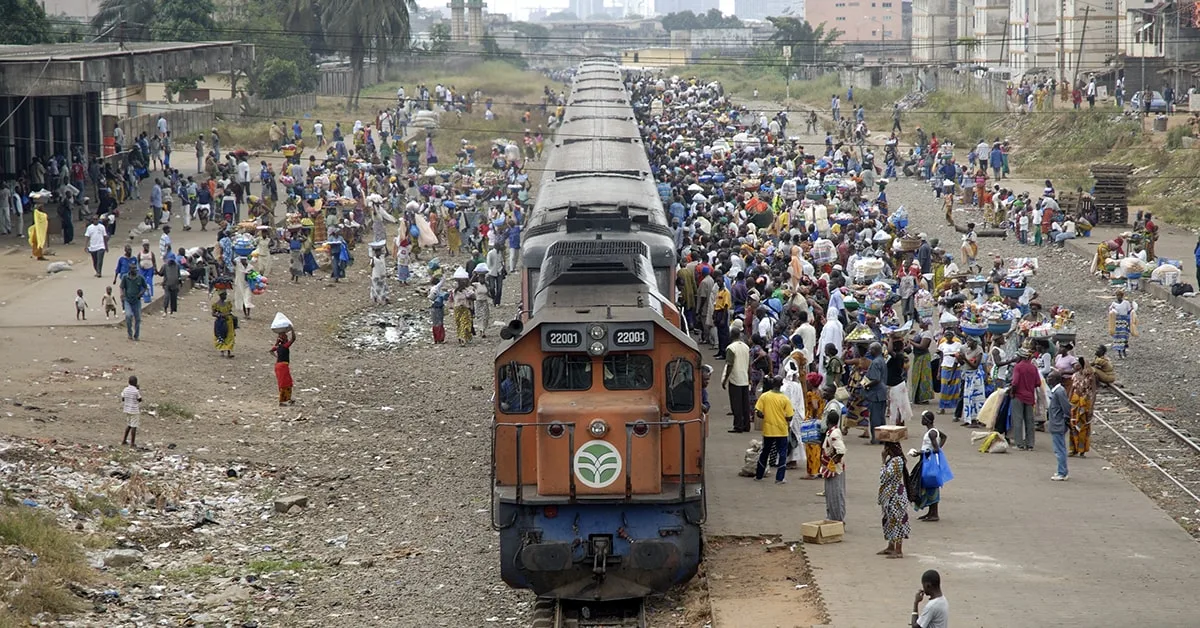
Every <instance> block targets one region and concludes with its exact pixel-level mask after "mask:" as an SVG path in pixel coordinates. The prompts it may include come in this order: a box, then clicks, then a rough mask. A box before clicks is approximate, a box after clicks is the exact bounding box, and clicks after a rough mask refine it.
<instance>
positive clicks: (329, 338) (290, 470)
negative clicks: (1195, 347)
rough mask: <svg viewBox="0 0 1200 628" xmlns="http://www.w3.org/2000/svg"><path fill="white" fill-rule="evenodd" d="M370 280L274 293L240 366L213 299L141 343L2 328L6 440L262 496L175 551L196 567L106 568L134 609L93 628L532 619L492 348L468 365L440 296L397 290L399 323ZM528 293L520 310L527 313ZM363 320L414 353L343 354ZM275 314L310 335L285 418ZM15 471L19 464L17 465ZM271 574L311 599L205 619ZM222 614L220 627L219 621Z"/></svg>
mask: <svg viewBox="0 0 1200 628" xmlns="http://www.w3.org/2000/svg"><path fill="white" fill-rule="evenodd" d="M441 253H442V261H443V263H447V262H449V261H450V259H449V258H448V257H447V256H446V255H445V251H442V252H441ZM355 254H356V255H359V256H360V257H361V256H364V255H365V252H363V251H362V250H361V248H360V249H359V250H357V251H355ZM31 263H32V262H31ZM284 264H285V262H284V261H283V260H280V261H279V264H278V265H279V266H282V265H284ZM416 265H417V263H414V266H416ZM421 265H423V263H421ZM451 268H452V266H451ZM367 273H368V270H367V268H366V264H365V263H364V261H359V262H358V263H356V264H354V265H353V266H352V267H351V268H350V272H349V278H348V280H346V281H343V282H341V283H337V284H335V283H333V282H332V281H329V280H321V279H314V278H304V279H302V280H301V281H300V282H299V283H298V284H293V283H290V282H287V281H283V280H279V281H276V282H273V283H272V284H271V287H270V289H269V290H268V292H267V293H266V294H264V295H262V296H259V297H256V298H255V306H256V307H255V309H254V311H253V313H252V315H251V317H250V318H249V319H248V320H247V319H243V320H242V321H241V324H240V329H238V331H237V345H236V349H235V352H234V353H235V356H236V357H234V358H233V359H225V358H222V357H220V356H219V355H218V353H217V351H216V350H215V349H214V348H213V344H212V325H211V323H210V321H211V317H210V316H209V309H208V308H209V305H208V303H209V301H208V295H207V293H206V292H204V291H203V290H200V291H193V292H190V293H187V294H185V295H184V296H183V298H182V299H181V304H180V312H179V313H178V314H177V315H176V316H174V317H171V318H165V317H162V316H161V315H159V314H158V313H157V312H153V313H151V312H149V311H148V312H147V314H146V316H145V319H144V323H143V329H142V336H141V341H140V342H132V341H129V340H127V339H126V336H125V333H124V330H123V329H122V328H120V327H117V326H116V325H113V326H100V327H76V328H20V329H0V353H2V354H3V355H5V356H6V369H5V372H4V376H3V393H2V395H0V396H2V397H3V409H2V410H0V429H2V430H3V431H4V433H5V434H9V435H12V436H13V437H16V438H18V439H19V438H22V437H27V438H36V439H44V440H43V442H48V441H46V440H45V439H56V441H57V442H59V443H62V445H61V446H59V448H60V449H67V448H69V447H74V448H76V450H78V451H81V452H83V453H82V454H81V455H86V456H91V457H94V458H97V459H98V460H99V462H97V463H96V464H95V465H92V466H100V464H101V463H104V464H108V462H109V461H108V460H107V459H109V458H111V459H112V460H118V459H119V460H121V461H122V463H124V464H125V467H124V468H126V469H137V468H139V467H140V468H143V469H145V468H150V467H153V465H154V464H155V462H156V461H161V460H162V459H163V458H164V457H165V456H183V457H185V458H186V460H190V461H195V463H196V464H209V465H210V466H211V467H212V468H213V470H214V473H216V474H219V475H222V476H224V469H226V468H227V467H228V468H230V469H231V470H232V469H235V468H236V469H241V470H242V472H241V478H236V479H229V480H222V481H223V482H227V483H230V484H232V485H233V486H234V487H236V486H237V485H238V484H239V483H246V482H249V480H248V479H245V478H250V477H254V478H256V479H255V484H254V485H253V486H250V485H249V484H246V485H245V486H243V490H242V491H241V492H240V493H239V494H240V495H241V496H242V497H241V502H240V503H239V504H238V505H233V504H230V503H221V502H218V503H213V502H212V500H209V502H208V506H207V507H208V508H210V509H211V511H212V513H213V514H212V516H213V517H214V518H215V519H216V520H217V521H218V522H219V523H220V525H214V526H206V527H204V528H203V529H201V530H197V531H196V532H192V531H187V530H186V529H185V531H184V532H183V533H180V534H177V535H176V536H177V537H183V538H187V539H188V544H186V545H187V549H186V550H184V549H183V548H180V547H179V545H178V544H176V545H173V546H171V547H168V548H157V547H155V546H154V545H149V544H145V543H143V545H149V546H148V547H147V549H146V564H144V565H141V566H135V567H129V568H122V569H111V570H106V571H107V577H111V578H112V580H111V582H112V584H110V585H109V586H112V587H114V588H116V589H117V590H119V591H120V592H121V593H122V597H121V602H119V603H110V604H108V605H107V607H106V609H105V610H107V611H108V612H109V613H110V614H108V615H97V616H95V618H94V621H86V620H85V623H86V624H88V625H114V624H113V623H111V622H112V621H113V620H114V619H116V618H117V616H115V615H112V614H111V613H120V612H125V613H128V614H130V617H136V616H139V615H140V616H143V617H146V618H149V619H153V620H160V619H161V620H166V619H170V620H172V621H183V620H186V619H187V618H189V617H193V616H194V615H196V614H201V615H204V616H202V617H201V619H206V618H209V619H214V620H220V619H233V618H238V619H241V620H243V621H244V620H249V619H253V618H256V617H259V616H263V617H265V616H266V614H267V613H268V610H269V608H270V605H265V606H264V605H261V604H255V603H253V602H252V600H257V601H259V602H261V601H262V599H261V598H262V596H263V595H269V596H271V599H272V601H274V602H275V603H276V604H277V606H274V607H273V608H274V609H275V610H273V611H270V612H271V615H273V616H274V619H273V621H272V623H275V624H279V623H284V624H296V625H328V622H330V621H333V623H339V624H346V623H349V624H357V625H371V624H376V622H377V621H379V618H391V620H392V621H399V622H400V623H401V624H406V625H426V626H438V625H481V624H482V623H484V620H485V619H487V618H491V617H498V618H508V619H507V621H516V620H517V619H518V618H520V617H522V616H523V614H524V613H525V609H526V608H527V606H528V605H529V603H530V602H531V599H527V596H523V595H522V594H521V593H518V592H513V591H510V590H509V589H508V587H507V586H505V585H504V584H503V583H502V582H501V581H500V579H499V575H498V569H497V560H496V556H497V555H496V540H495V536H494V534H493V533H492V531H491V529H490V527H489V522H488V514H487V513H488V489H487V483H488V480H487V478H488V446H489V445H488V443H489V440H488V439H489V435H488V427H487V426H488V421H489V412H490V405H489V398H490V395H491V392H490V381H491V378H490V364H491V359H492V354H493V351H494V342H495V340H494V339H495V335H494V334H489V335H488V338H486V339H483V338H477V339H475V340H474V341H473V343H472V344H471V345H469V346H467V347H465V348H460V347H458V346H457V345H456V344H455V341H454V338H453V336H454V332H453V330H450V331H449V335H450V336H451V337H450V339H449V344H443V345H434V344H433V343H432V338H431V336H430V334H429V332H428V326H427V323H426V322H425V320H426V319H425V317H424V311H425V308H426V306H427V300H426V296H425V290H426V288H425V287H423V286H409V287H402V286H400V285H398V284H396V283H395V282H394V281H393V282H392V284H391V290H392V292H391V296H392V299H393V305H391V306H378V307H376V306H371V305H370V302H369V296H368V294H369V277H368V275H367ZM318 274H319V275H320V274H322V273H321V272H320V271H319V272H318ZM324 274H325V275H326V276H327V272H325V273H324ZM512 292H515V290H513V289H511V288H510V294H508V295H506V297H507V298H506V302H509V303H512V302H515V299H516V295H515V294H512ZM512 309H513V308H512V307H511V306H506V309H503V310H502V309H501V308H494V312H495V313H494V318H495V319H496V320H497V321H504V320H507V319H506V315H507V314H510V313H511V312H510V311H509V310H512ZM363 310H371V311H372V313H373V314H378V315H387V316H393V317H398V318H401V319H403V318H404V317H405V316H407V317H408V320H411V321H413V325H414V327H413V330H412V331H411V332H408V333H406V334H404V335H402V336H401V337H402V338H406V339H407V338H413V339H414V341H413V342H411V343H410V344H407V345H403V344H400V345H392V346H394V347H396V348H391V349H389V348H380V347H375V348H372V349H355V348H352V347H351V346H350V345H349V344H348V343H347V341H346V340H345V339H346V338H349V337H352V336H353V335H354V331H355V330H347V329H345V326H346V321H347V320H351V319H352V318H353V317H355V316H361V312H362V311H363ZM276 311H282V312H285V313H286V314H287V315H288V316H289V317H291V319H292V320H293V322H294V323H295V326H296V329H297V330H298V335H299V339H298V341H297V343H296V345H295V346H294V347H293V349H292V370H293V374H294V377H295V380H296V400H297V403H296V404H295V405H294V406H288V407H280V406H279V405H278V404H277V398H276V386H275V380H274V375H273V370H272V369H273V361H274V358H273V356H272V355H271V354H269V353H268V351H267V350H268V349H269V348H270V347H271V345H272V342H273V334H272V333H271V332H270V330H269V329H268V326H269V323H270V320H271V318H272V317H273V316H274V314H275V312H276ZM353 320H358V319H353ZM359 324H361V323H359ZM418 328H419V330H418ZM418 331H419V333H418ZM129 375H137V376H138V377H139V380H140V384H141V389H142V394H143V397H144V399H145V401H144V403H143V409H144V410H148V411H149V413H147V414H146V415H144V416H143V418H142V427H141V429H140V430H139V433H138V445H139V446H140V447H141V448H142V450H141V451H133V452H129V451H127V450H126V449H124V448H122V447H120V445H119V443H120V441H121V436H122V431H123V428H124V419H123V416H122V414H121V406H120V404H119V401H118V395H119V393H120V391H121V389H122V388H123V387H124V386H125V383H126V379H127V378H128V376H129ZM68 444H69V445H68ZM48 455H49V456H51V457H53V455H55V452H53V451H51V452H48ZM0 461H3V462H4V463H5V464H9V463H13V460H12V459H11V458H10V457H7V456H5V455H4V454H0ZM65 464H66V463H65V462H64V461H62V460H55V461H53V462H52V463H50V466H51V467H53V468H57V467H59V466H64V465H65ZM181 464H184V465H186V464H187V463H186V462H184V463H181ZM135 473H136V471H135ZM166 475H170V474H166ZM9 479H12V478H9ZM178 481H179V483H180V486H179V487H178V490H179V493H180V494H182V495H183V496H184V497H182V498H181V499H180V500H179V501H180V507H183V506H188V505H192V506H195V505H197V504H199V503H200V502H203V501H204V497H205V491H206V490H207V489H203V490H202V489H201V488H200V487H196V486H188V481H189V479H188V478H185V477H182V476H181V477H180V478H179V479H178ZM14 482H15V480H14ZM14 485H15V484H14ZM193 489H194V490H193ZM37 490H38V489H36V488H31V489H30V493H29V494H30V495H31V498H33V499H42V500H45V499H48V498H47V497H46V496H44V495H38V494H37ZM297 494H298V495H303V496H306V497H307V498H308V504H307V506H306V507H302V508H292V509H291V511H290V512H291V514H282V513H276V512H273V511H272V508H271V504H272V500H273V499H275V498H277V497H279V496H282V495H297ZM143 510H153V509H152V508H139V507H135V508H134V509H133V512H129V513H128V514H127V516H125V517H123V518H122V519H120V520H118V521H116V522H108V523H106V524H105V525H106V526H108V527H110V528H111V532H112V533H113V534H112V541H113V544H114V546H115V547H119V542H120V540H121V537H123V536H125V533H126V532H127V531H128V529H129V528H130V527H134V526H136V521H135V520H137V519H139V517H141V515H142V514H143V512H142V511H143ZM152 516H153V513H148V514H146V517H149V518H152ZM78 518H79V519H80V520H81V523H80V526H81V527H82V526H85V525H86V526H88V528H89V529H91V528H93V527H94V522H93V521H91V520H90V519H91V518H90V517H88V516H86V515H83V514H81V515H79V516H78ZM197 548H199V551H196V550H197ZM268 558H269V559H271V560H278V561H282V562H284V563H287V564H288V565H290V566H293V567H294V566H296V565H301V567H300V568H299V570H300V572H301V573H300V574H299V575H298V576H296V575H294V574H293V575H292V576H289V578H291V579H292V580H295V579H296V578H299V581H301V582H303V583H304V584H303V587H301V588H300V589H299V590H295V591H291V592H290V593H287V594H283V593H280V591H279V589H278V588H276V589H269V590H268V591H267V592H266V593H263V592H262V591H260V592H259V593H258V594H256V596H254V597H250V596H246V599H244V600H242V599H241V598H242V596H240V595H239V596H234V597H235V598H236V599H237V600H241V601H240V602H236V601H235V602H234V603H226V602H225V601H223V600H221V599H210V600H209V601H210V602H213V604H207V603H205V602H204V599H205V597H206V596H204V595H201V593H207V594H209V595H208V596H207V597H208V598H211V596H212V594H213V592H215V593H217V594H219V593H220V592H221V591H223V590H228V589H230V587H234V586H242V585H236V583H235V581H236V580H237V579H238V578H239V577H240V578H245V577H247V576H245V574H246V573H247V572H248V571H255V570H257V569H250V567H249V566H250V565H251V564H252V563H255V561H259V562H261V561H263V560H265V559H268ZM179 561H184V563H186V564H183V566H182V568H183V569H190V570H193V571H194V569H195V568H196V566H197V565H200V564H202V563H207V564H209V565H212V566H213V571H214V573H213V575H214V576H215V577H217V578H218V581H217V582H212V578H208V579H204V580H200V581H198V582H195V583H192V582H189V579H188V578H186V577H183V576H182V575H180V576H179V577H173V576H172V574H174V573H177V572H178V571H179V570H178V569H175V568H174V567H172V566H173V565H176V564H177V563H178V562H179ZM155 565H159V566H160V567H162V568H159V567H155ZM205 571H206V570H205ZM188 573H191V572H188ZM220 578H226V580H220ZM230 579H232V580H230ZM258 582H263V580H261V579H260V580H258ZM147 584H156V585H158V586H167V587H168V589H167V590H168V592H170V591H178V592H180V593H181V595H183V596H184V597H194V598H197V599H195V600H193V602H194V603H193V602H189V603H185V604H182V605H180V604H179V603H178V599H176V600H175V601H174V602H172V601H171V600H165V599H164V600H154V599H150V598H146V599H143V598H142V596H141V595H140V591H141V589H139V587H140V586H142V585H147ZM243 584H244V583H243ZM142 588H144V586H142ZM127 591H128V593H127ZM193 593H195V595H192V594H193ZM152 597H153V596H151V598H152ZM160 597H161V595H160ZM168 597H171V596H168ZM351 599H353V600H355V602H354V603H353V604H347V603H346V601H347V600H351ZM210 606H215V607H216V608H218V609H224V610H220V612H219V613H218V614H217V615H212V612H213V611H211V609H209V608H208V607H210ZM92 612H95V611H92ZM206 613H207V615H206ZM89 616H90V615H89ZM330 617H337V618H338V619H336V620H331V619H330ZM464 620H465V623H463V621H464ZM192 621H197V620H196V619H194V617H193V619H192Z"/></svg>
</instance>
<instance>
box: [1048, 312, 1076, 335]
mask: <svg viewBox="0 0 1200 628" xmlns="http://www.w3.org/2000/svg"><path fill="white" fill-rule="evenodd" d="M1050 315H1051V316H1053V317H1054V320H1053V322H1052V323H1051V325H1052V326H1053V328H1054V340H1055V341H1057V342H1075V334H1076V332H1075V313H1074V312H1072V311H1071V310H1068V309H1067V308H1065V307H1062V306H1061V305H1058V306H1055V307H1052V308H1050Z"/></svg>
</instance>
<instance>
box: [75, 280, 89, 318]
mask: <svg viewBox="0 0 1200 628" xmlns="http://www.w3.org/2000/svg"><path fill="white" fill-rule="evenodd" d="M75 320H77V321H86V320H87V301H84V300H83V289H82V288H81V289H79V290H76V291H75Z"/></svg>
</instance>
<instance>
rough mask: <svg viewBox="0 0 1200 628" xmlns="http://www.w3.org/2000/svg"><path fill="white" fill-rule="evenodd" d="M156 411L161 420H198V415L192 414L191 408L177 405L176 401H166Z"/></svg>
mask: <svg viewBox="0 0 1200 628" xmlns="http://www.w3.org/2000/svg"><path fill="white" fill-rule="evenodd" d="M154 411H155V412H156V413H157V414H158V418H160V419H183V420H185V421H190V420H191V419H194V418H196V413H195V412H192V410H191V408H188V407H187V406H185V405H183V404H180V403H175V402H174V401H164V402H162V403H160V404H158V405H157V406H155V408H154Z"/></svg>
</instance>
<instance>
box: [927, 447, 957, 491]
mask: <svg viewBox="0 0 1200 628" xmlns="http://www.w3.org/2000/svg"><path fill="white" fill-rule="evenodd" d="M953 479H954V474H953V473H951V472H950V465H949V463H947V462H946V455H945V454H943V453H942V452H941V451H934V452H930V453H927V454H925V459H924V460H923V461H922V463H921V484H923V485H924V486H925V488H941V487H942V486H945V484H946V482H949V481H950V480H953Z"/></svg>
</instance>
